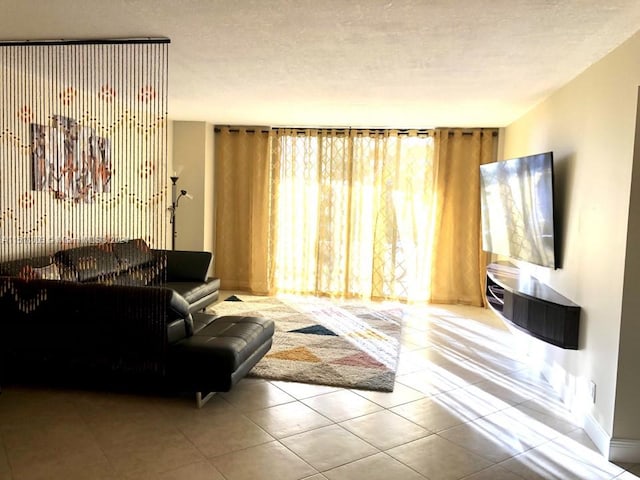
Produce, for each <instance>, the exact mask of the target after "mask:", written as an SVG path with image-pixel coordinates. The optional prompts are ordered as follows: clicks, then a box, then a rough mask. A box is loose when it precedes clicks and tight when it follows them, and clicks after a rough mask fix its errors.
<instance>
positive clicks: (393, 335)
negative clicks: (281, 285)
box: [209, 295, 402, 392]
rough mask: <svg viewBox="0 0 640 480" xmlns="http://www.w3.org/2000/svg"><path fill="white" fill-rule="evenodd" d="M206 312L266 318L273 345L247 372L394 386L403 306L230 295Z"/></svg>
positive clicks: (365, 387) (342, 384)
mask: <svg viewBox="0 0 640 480" xmlns="http://www.w3.org/2000/svg"><path fill="white" fill-rule="evenodd" d="M209 311H210V312H214V313H215V314H216V315H218V316H222V315H247V316H256V317H265V318H271V319H273V320H274V322H275V327H276V331H275V334H274V337H273V346H272V347H271V350H270V351H269V353H267V355H265V356H264V357H263V358H262V360H260V362H258V364H256V366H255V367H254V368H253V369H252V370H251V371H250V372H249V374H248V376H252V377H258V378H265V379H269V380H283V381H291V382H301V383H313V384H320V385H330V386H337V387H345V388H356V389H363V390H376V391H383V392H391V391H393V385H394V381H395V375H396V367H397V362H398V354H399V352H400V333H401V323H402V309H401V308H400V306H396V305H393V304H386V303H379V304H378V303H363V302H356V301H348V300H347V301H345V300H341V301H336V300H329V299H323V298H317V297H296V296H278V297H265V296H255V295H234V296H231V297H229V298H227V299H226V300H225V301H223V302H219V303H217V304H215V305H213V306H212V307H211V308H210V309H209Z"/></svg>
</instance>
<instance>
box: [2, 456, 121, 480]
mask: <svg viewBox="0 0 640 480" xmlns="http://www.w3.org/2000/svg"><path fill="white" fill-rule="evenodd" d="M0 478H1V477H0ZM13 479H14V480H89V479H90V480H125V477H124V476H122V475H121V474H119V473H118V472H116V470H115V468H114V467H113V465H111V464H110V463H109V462H108V461H106V460H103V461H100V462H99V463H91V464H88V463H86V460H81V459H78V458H75V459H73V458H72V457H70V456H65V457H63V458H60V459H58V461H56V462H52V463H34V464H31V465H25V466H21V467H19V468H16V469H15V470H14V473H13Z"/></svg>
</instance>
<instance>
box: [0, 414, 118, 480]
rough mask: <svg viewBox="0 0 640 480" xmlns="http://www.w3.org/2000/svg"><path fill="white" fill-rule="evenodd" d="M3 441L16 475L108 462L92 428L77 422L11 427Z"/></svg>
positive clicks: (3, 435)
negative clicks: (35, 470)
mask: <svg viewBox="0 0 640 480" xmlns="http://www.w3.org/2000/svg"><path fill="white" fill-rule="evenodd" d="M2 440H3V443H4V447H5V452H6V457H7V460H8V462H9V464H10V466H11V469H12V472H13V476H14V477H19V476H20V475H23V474H25V473H24V472H33V471H34V469H36V468H37V469H42V470H43V471H46V470H47V469H56V468H58V467H59V468H61V469H70V470H72V469H73V468H82V467H84V466H87V467H89V466H91V465H96V464H101V463H104V462H105V461H106V458H105V456H104V454H103V452H102V450H101V448H100V446H99V445H98V443H97V442H96V440H95V438H94V437H93V435H92V434H91V432H90V430H89V428H88V427H87V426H86V425H82V424H78V423H75V422H74V423H70V424H66V423H64V422H58V423H56V424H49V425H46V426H44V425H42V426H40V427H37V428H32V427H25V428H23V429H22V430H18V429H12V430H11V431H5V432H4V433H3V434H2Z"/></svg>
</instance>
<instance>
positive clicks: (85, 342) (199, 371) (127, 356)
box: [0, 239, 274, 398]
mask: <svg viewBox="0 0 640 480" xmlns="http://www.w3.org/2000/svg"><path fill="white" fill-rule="evenodd" d="M210 262H211V254H210V253H209V252H187V251H170V250H153V249H150V248H149V247H148V246H147V244H146V243H145V242H144V241H143V240H140V239H136V240H131V241H126V242H115V243H103V244H96V245H84V246H79V247H74V248H69V249H64V250H60V251H57V252H55V253H54V254H53V255H50V256H36V257H31V258H25V259H20V260H11V261H6V262H2V263H0V330H1V334H0V360H1V363H0V369H1V370H0V375H1V376H0V381H2V382H5V383H6V382H9V383H12V382H20V383H22V382H34V381H35V382H42V381H44V382H46V383H51V382H54V383H58V384H72V385H81V386H90V387H97V388H108V389H111V388H121V387H125V388H140V387H143V388H146V387H150V388H153V389H161V390H170V391H176V392H194V393H196V395H197V397H198V398H201V395H202V392H207V393H208V392H217V391H228V390H229V389H231V387H232V386H233V385H234V384H235V383H236V382H237V381H238V380H240V379H241V378H242V377H243V376H244V375H245V374H246V373H247V372H248V371H249V370H250V369H251V368H252V367H253V365H255V364H256V363H257V362H258V361H259V360H260V359H261V358H262V357H263V356H264V354H265V353H267V351H268V350H269V349H270V347H271V342H272V336H273V332H274V325H273V322H272V321H267V320H265V319H262V318H257V317H220V318H216V317H215V316H214V315H211V314H208V313H206V312H204V309H205V308H206V307H207V306H208V305H210V304H211V303H213V302H214V301H215V300H216V299H217V298H218V295H219V287H220V281H219V279H217V278H209V277H207V271H208V269H209V265H210Z"/></svg>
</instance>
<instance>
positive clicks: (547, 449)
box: [499, 442, 624, 480]
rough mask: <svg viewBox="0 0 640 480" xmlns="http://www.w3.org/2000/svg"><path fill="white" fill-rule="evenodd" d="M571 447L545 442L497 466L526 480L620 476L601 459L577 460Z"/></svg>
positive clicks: (598, 479)
mask: <svg viewBox="0 0 640 480" xmlns="http://www.w3.org/2000/svg"><path fill="white" fill-rule="evenodd" d="M573 448H574V445H572V444H571V442H567V444H566V446H565V447H564V448H563V447H562V446H561V445H560V444H558V443H557V442H547V443H545V444H543V445H541V446H539V447H536V448H534V449H532V450H529V451H527V452H525V453H523V454H522V455H518V456H516V457H512V458H510V459H509V460H505V461H504V462H502V463H500V464H499V465H500V466H501V467H503V468H505V469H507V470H509V471H511V472H513V473H516V474H517V475H520V476H521V477H523V478H525V479H527V480H603V479H613V478H615V477H617V476H619V475H621V474H622V473H624V470H623V469H622V468H620V467H618V466H617V465H614V464H612V463H610V462H607V461H606V460H605V459H604V458H603V457H602V456H597V458H596V456H592V455H586V456H580V458H579V459H577V458H575V454H574V453H572V451H573Z"/></svg>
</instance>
